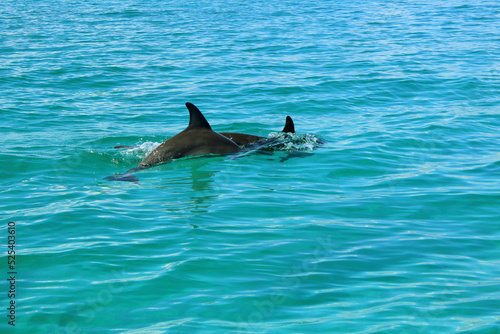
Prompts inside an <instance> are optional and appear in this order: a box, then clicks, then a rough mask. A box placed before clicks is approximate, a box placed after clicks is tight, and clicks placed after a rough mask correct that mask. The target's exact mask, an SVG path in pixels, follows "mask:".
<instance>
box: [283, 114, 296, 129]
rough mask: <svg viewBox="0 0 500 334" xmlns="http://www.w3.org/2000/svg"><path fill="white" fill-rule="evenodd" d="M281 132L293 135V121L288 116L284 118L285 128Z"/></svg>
mask: <svg viewBox="0 0 500 334" xmlns="http://www.w3.org/2000/svg"><path fill="white" fill-rule="evenodd" d="M281 132H289V133H295V126H294V125H293V120H292V118H291V117H290V116H286V122H285V127H284V128H283V131H281Z"/></svg>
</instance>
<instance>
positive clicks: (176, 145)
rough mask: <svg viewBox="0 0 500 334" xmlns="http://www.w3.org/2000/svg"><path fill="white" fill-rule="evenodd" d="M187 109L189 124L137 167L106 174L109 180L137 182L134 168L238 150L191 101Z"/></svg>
mask: <svg viewBox="0 0 500 334" xmlns="http://www.w3.org/2000/svg"><path fill="white" fill-rule="evenodd" d="M186 107H187V108H188V110H189V125H188V126H187V128H185V129H184V130H183V131H181V132H179V133H178V134H176V135H175V136H173V137H171V138H169V139H168V140H167V141H165V142H163V143H162V144H160V146H158V147H157V148H155V149H154V150H153V152H151V153H150V154H149V155H148V156H147V157H146V158H144V160H142V161H141V163H140V164H139V165H137V167H135V168H132V169H129V170H128V171H126V172H125V173H123V174H116V175H111V176H107V177H105V179H106V180H110V181H132V182H137V181H138V180H137V178H136V177H135V176H133V175H132V173H133V172H136V171H139V170H143V169H147V168H150V167H153V166H156V165H158V164H162V163H165V162H167V161H170V160H173V159H179V158H184V157H189V156H195V155H207V154H231V153H236V152H239V151H241V147H239V146H238V145H237V144H236V143H235V142H233V141H232V140H230V139H228V138H227V137H224V136H223V135H221V134H218V133H217V132H215V131H213V130H212V128H211V127H210V124H208V122H207V120H206V119H205V117H204V116H203V114H202V113H201V112H200V110H199V109H198V108H197V107H196V106H195V105H194V104H192V103H189V102H188V103H186Z"/></svg>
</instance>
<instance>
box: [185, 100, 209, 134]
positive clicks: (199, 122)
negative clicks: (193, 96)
mask: <svg viewBox="0 0 500 334" xmlns="http://www.w3.org/2000/svg"><path fill="white" fill-rule="evenodd" d="M186 107H187V108H188V110H189V125H188V127H187V129H189V128H205V129H209V130H212V128H211V127H210V124H208V122H207V120H206V119H205V116H203V114H202V113H201V111H200V109H198V108H197V107H196V106H195V105H194V104H192V103H189V102H187V103H186Z"/></svg>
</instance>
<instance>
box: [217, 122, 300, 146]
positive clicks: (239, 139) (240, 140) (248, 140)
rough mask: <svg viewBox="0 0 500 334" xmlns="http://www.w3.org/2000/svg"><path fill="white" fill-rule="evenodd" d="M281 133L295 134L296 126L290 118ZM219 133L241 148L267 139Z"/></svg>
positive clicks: (242, 134) (244, 134)
mask: <svg viewBox="0 0 500 334" xmlns="http://www.w3.org/2000/svg"><path fill="white" fill-rule="evenodd" d="M281 132H289V133H295V126H294V124H293V120H292V118H291V117H290V116H286V122H285V127H284V128H283V131H281ZM219 133H220V134H221V135H223V136H224V137H227V138H229V139H231V140H232V141H234V142H235V143H236V144H238V145H239V146H247V145H248V144H253V143H255V142H257V141H259V140H263V139H267V138H266V137H259V136H254V135H247V134H246V133H238V132H219Z"/></svg>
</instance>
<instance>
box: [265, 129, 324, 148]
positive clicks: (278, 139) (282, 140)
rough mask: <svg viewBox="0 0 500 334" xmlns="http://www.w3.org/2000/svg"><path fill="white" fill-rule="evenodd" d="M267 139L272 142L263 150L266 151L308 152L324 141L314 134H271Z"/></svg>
mask: <svg viewBox="0 0 500 334" xmlns="http://www.w3.org/2000/svg"><path fill="white" fill-rule="evenodd" d="M269 139H272V140H273V142H272V143H270V144H269V145H267V146H266V147H265V148H264V149H265V150H268V151H302V152H310V151H312V150H314V149H315V148H317V147H319V146H321V145H323V144H325V141H324V140H323V139H321V138H319V137H317V136H316V135H314V134H310V133H306V134H299V133H284V132H272V133H270V134H269Z"/></svg>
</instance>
